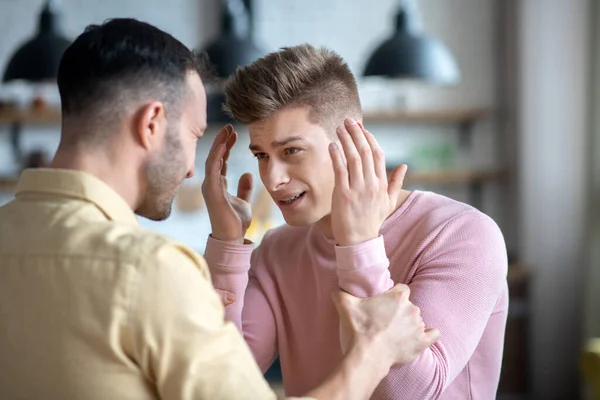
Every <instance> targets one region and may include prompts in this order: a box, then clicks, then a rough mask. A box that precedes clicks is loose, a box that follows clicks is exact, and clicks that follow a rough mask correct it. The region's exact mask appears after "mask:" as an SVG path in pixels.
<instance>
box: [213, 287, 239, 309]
mask: <svg viewBox="0 0 600 400" xmlns="http://www.w3.org/2000/svg"><path fill="white" fill-rule="evenodd" d="M215 291H216V292H217V294H218V295H219V297H220V298H221V302H222V303H223V306H225V307H227V306H228V305H230V304H233V303H235V293H232V292H229V291H227V290H222V289H215Z"/></svg>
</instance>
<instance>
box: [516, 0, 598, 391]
mask: <svg viewBox="0 0 600 400" xmlns="http://www.w3.org/2000/svg"><path fill="white" fill-rule="evenodd" d="M590 11H591V3H590V1H589V0H577V1H563V0H522V1H520V16H521V18H520V21H519V26H518V28H519V31H520V35H521V36H520V52H519V55H520V71H519V72H520V76H521V92H520V104H521V108H520V121H521V124H520V143H519V149H520V154H519V163H520V165H521V168H520V176H519V178H520V193H521V216H520V220H521V224H522V225H521V226H522V228H523V231H522V252H523V257H524V261H525V262H526V263H527V264H529V265H531V267H532V268H533V281H532V300H533V304H532V310H531V316H532V332H531V345H532V351H533V356H534V357H533V366H532V372H533V378H534V379H533V389H534V398H535V399H544V400H552V399H557V400H558V399H571V398H574V397H573V395H574V393H577V386H578V375H577V374H578V369H577V358H578V355H579V353H580V345H581V328H582V318H581V314H582V313H581V311H582V306H583V302H582V287H583V286H584V285H583V271H584V270H585V265H586V262H587V259H586V251H587V248H586V230H587V226H586V220H587V219H588V218H589V215H588V213H587V210H588V208H587V183H588V174H589V169H588V162H589V159H588V150H587V149H588V147H589V143H590V135H589V124H588V116H589V112H588V100H589V95H590V92H589V65H590V63H591V58H590V56H589V50H590V44H591V43H590V35H589V30H590V14H591V12H590Z"/></svg>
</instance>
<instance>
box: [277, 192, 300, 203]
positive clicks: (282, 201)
mask: <svg viewBox="0 0 600 400" xmlns="http://www.w3.org/2000/svg"><path fill="white" fill-rule="evenodd" d="M305 194H306V192H302V193H300V194H298V195H296V196H292V197H290V198H289V199H285V200H279V204H285V205H289V204H292V203H293V202H295V201H297V200H298V199H301V198H302V197H303V196H304V195H305Z"/></svg>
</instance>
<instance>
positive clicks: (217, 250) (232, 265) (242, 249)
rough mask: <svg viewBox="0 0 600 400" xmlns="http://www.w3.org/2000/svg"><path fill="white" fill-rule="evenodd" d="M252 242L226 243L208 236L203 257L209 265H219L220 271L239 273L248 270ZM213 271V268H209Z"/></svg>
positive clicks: (252, 246)
mask: <svg viewBox="0 0 600 400" xmlns="http://www.w3.org/2000/svg"><path fill="white" fill-rule="evenodd" d="M253 250H254V243H252V242H251V241H249V240H245V241H244V244H234V243H227V242H223V241H221V240H217V239H215V238H213V237H212V236H210V235H209V236H208V240H207V242H206V250H205V251H204V258H205V259H206V262H207V263H208V265H209V267H219V268H220V269H221V268H223V269H225V270H223V271H220V272H226V273H227V272H228V273H240V272H247V271H249V270H250V258H251V256H252V251H253ZM211 272H213V268H211Z"/></svg>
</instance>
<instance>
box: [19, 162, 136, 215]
mask: <svg viewBox="0 0 600 400" xmlns="http://www.w3.org/2000/svg"><path fill="white" fill-rule="evenodd" d="M25 194H51V195H55V196H64V197H70V198H77V199H81V200H85V201H89V202H90V203H93V204H95V205H96V206H97V207H98V208H99V209H100V210H101V211H102V212H103V213H104V214H105V215H106V217H107V218H108V219H109V220H111V221H115V222H122V223H126V224H130V225H138V221H137V218H136V216H135V214H134V213H133V210H132V209H131V207H130V206H129V205H128V204H127V203H126V202H125V200H124V199H123V198H122V197H121V196H120V195H119V194H118V193H117V192H116V191H115V190H114V189H113V188H111V187H110V186H108V184H106V183H105V182H104V181H102V180H100V179H99V178H97V177H96V176H94V175H92V174H90V173H87V172H83V171H77V170H68V169H51V168H33V169H26V170H24V171H23V173H22V174H21V178H20V179H19V182H18V184H17V189H16V197H19V196H22V195H25Z"/></svg>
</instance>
